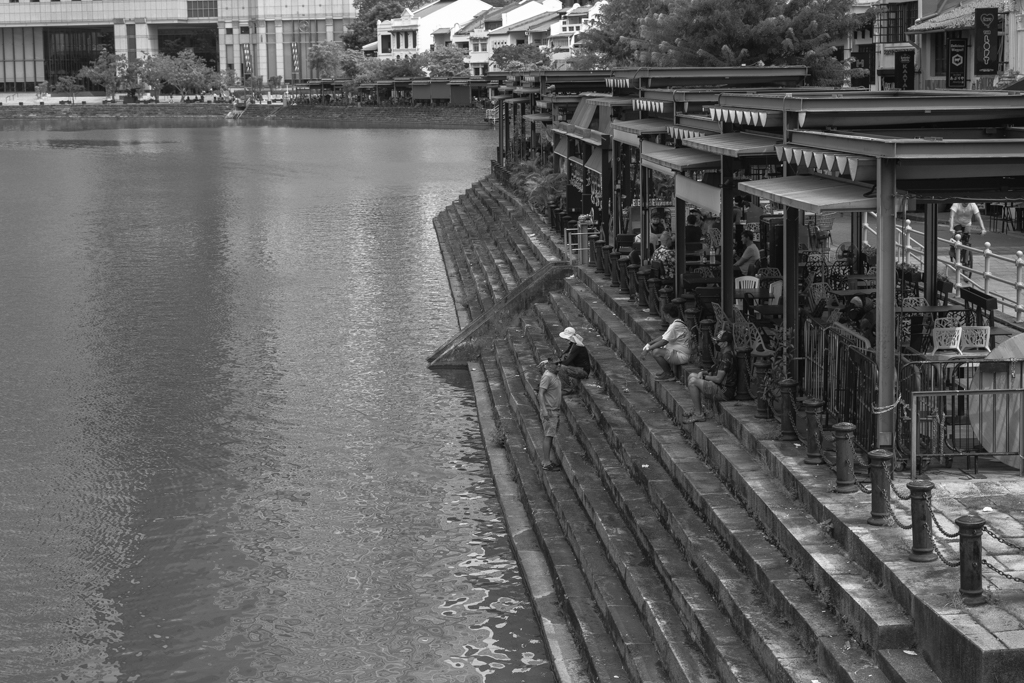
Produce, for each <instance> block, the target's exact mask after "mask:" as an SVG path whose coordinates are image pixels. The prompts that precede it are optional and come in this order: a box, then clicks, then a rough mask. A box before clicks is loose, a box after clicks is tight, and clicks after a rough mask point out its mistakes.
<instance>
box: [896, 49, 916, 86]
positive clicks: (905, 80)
mask: <svg viewBox="0 0 1024 683" xmlns="http://www.w3.org/2000/svg"><path fill="white" fill-rule="evenodd" d="M896 89H897V90H913V89H914V51H913V50H907V51H906V52H897V53H896Z"/></svg>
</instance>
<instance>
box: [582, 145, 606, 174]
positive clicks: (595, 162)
mask: <svg viewBox="0 0 1024 683" xmlns="http://www.w3.org/2000/svg"><path fill="white" fill-rule="evenodd" d="M603 161H604V154H602V152H601V150H599V149H595V150H594V151H593V152H591V154H590V156H589V157H588V158H587V163H586V164H585V166H586V167H587V170H588V171H590V172H591V173H601V170H602V169H601V164H602V162H603Z"/></svg>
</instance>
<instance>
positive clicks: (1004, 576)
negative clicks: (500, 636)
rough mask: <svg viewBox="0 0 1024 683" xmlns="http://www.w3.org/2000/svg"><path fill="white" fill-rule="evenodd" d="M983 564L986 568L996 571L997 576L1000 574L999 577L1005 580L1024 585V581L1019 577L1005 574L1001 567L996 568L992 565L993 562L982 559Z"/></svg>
mask: <svg viewBox="0 0 1024 683" xmlns="http://www.w3.org/2000/svg"><path fill="white" fill-rule="evenodd" d="M981 563H982V564H983V565H985V566H986V567H988V568H989V569H991V570H992V571H994V572H995V573H996V574H999V576H1001V577H1003V578H1004V579H1009V580H1010V581H1016V582H1017V583H1024V579H1022V578H1019V577H1017V576H1010V575H1009V574H1007V573H1006V572H1004V571H1003V570H1002V569H1000V568H999V567H997V566H995V565H994V564H992V563H991V562H989V561H988V560H986V559H985V558H984V557H983V558H981Z"/></svg>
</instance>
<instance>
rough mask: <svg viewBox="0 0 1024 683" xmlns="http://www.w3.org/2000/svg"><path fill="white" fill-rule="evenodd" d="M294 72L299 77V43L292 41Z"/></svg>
mask: <svg viewBox="0 0 1024 683" xmlns="http://www.w3.org/2000/svg"><path fill="white" fill-rule="evenodd" d="M292 73H293V74H295V75H296V76H295V77H296V78H298V73H299V44H298V43H292Z"/></svg>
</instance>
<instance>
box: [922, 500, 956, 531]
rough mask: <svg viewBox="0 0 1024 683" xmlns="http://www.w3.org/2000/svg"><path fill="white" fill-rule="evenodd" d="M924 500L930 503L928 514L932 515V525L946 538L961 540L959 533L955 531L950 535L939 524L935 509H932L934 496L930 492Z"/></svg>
mask: <svg viewBox="0 0 1024 683" xmlns="http://www.w3.org/2000/svg"><path fill="white" fill-rule="evenodd" d="M924 499H925V502H927V503H928V514H929V515H931V518H932V524H934V525H935V528H936V529H938V530H939V533H940V534H942V535H943V536H945V537H946V538H960V532H959V531H954V532H953V533H950V532H948V531H946V530H945V529H943V528H942V525H941V524H940V523H939V518H938V517H936V516H935V508H933V507H932V494H931V493H930V492H929V493H926V494H925V496H924Z"/></svg>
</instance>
